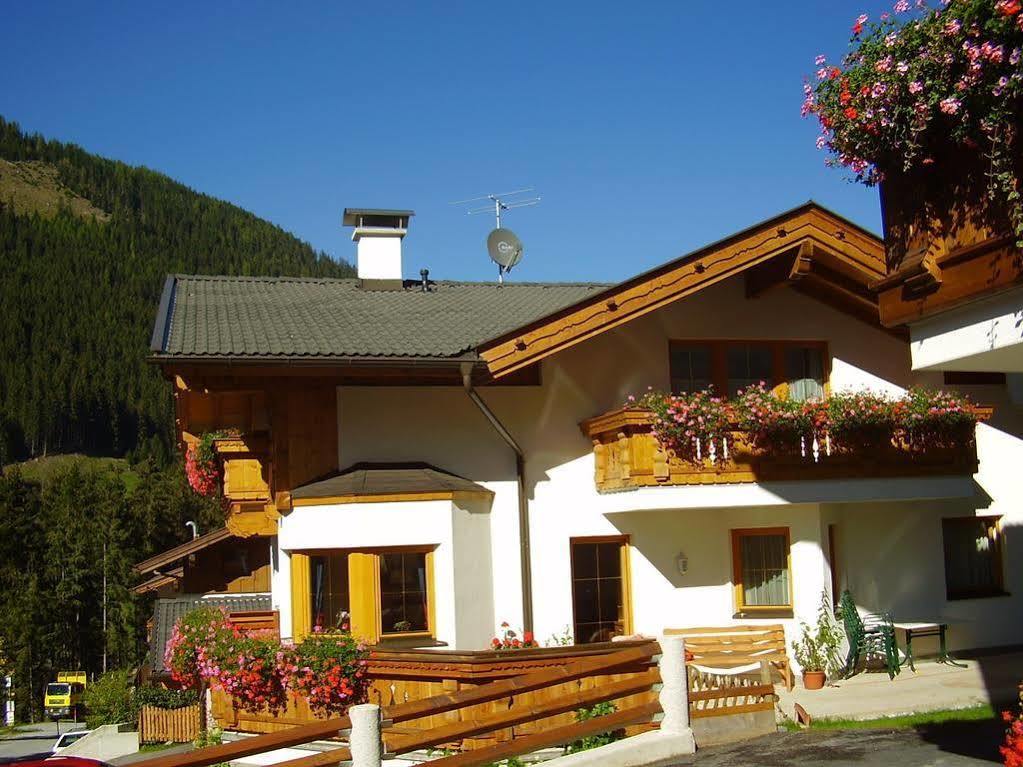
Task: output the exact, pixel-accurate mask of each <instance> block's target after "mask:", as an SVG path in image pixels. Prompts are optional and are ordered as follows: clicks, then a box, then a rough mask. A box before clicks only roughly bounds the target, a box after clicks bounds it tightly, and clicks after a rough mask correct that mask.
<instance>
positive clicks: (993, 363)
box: [910, 288, 1023, 373]
mask: <svg viewBox="0 0 1023 767" xmlns="http://www.w3.org/2000/svg"><path fill="white" fill-rule="evenodd" d="M910 336H911V344H910V350H911V353H912V356H913V367H914V369H918V370H923V369H935V370H987V371H995V372H1002V373H1007V372H1014V373H1020V372H1023V288H1018V289H1016V290H1010V291H1006V292H1004V293H1000V294H998V295H997V296H994V297H992V298H989V299H985V300H982V301H975V302H973V303H970V304H968V305H966V306H963V307H961V308H959V309H954V310H951V311H947V312H942V313H941V314H938V315H936V316H934V317H930V318H928V319H926V320H921V321H920V322H915V323H913V324H911V325H910Z"/></svg>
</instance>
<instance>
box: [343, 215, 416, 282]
mask: <svg viewBox="0 0 1023 767" xmlns="http://www.w3.org/2000/svg"><path fill="white" fill-rule="evenodd" d="M414 215H415V213H413V212H412V211H411V210H377V209H372V208H345V212H344V217H343V218H342V223H343V225H344V226H354V227H355V231H354V232H352V240H353V241H354V242H355V245H356V256H355V258H356V268H357V269H358V274H359V279H360V280H362V281H363V287H367V288H374V287H375V288H384V289H387V288H391V289H394V288H400V287H401V279H402V274H401V241H402V240H403V239H404V238H405V235H406V234H407V233H408V225H409V220H410V219H411V218H412V216H414Z"/></svg>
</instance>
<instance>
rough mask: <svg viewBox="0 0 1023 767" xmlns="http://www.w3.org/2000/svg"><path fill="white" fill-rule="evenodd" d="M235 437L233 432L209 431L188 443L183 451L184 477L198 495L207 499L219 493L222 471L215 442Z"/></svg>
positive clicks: (235, 433) (235, 434)
mask: <svg viewBox="0 0 1023 767" xmlns="http://www.w3.org/2000/svg"><path fill="white" fill-rule="evenodd" d="M231 436H237V432H234V431H209V432H205V433H204V434H202V435H201V436H200V437H199V440H198V441H197V442H194V443H190V444H189V445H188V447H187V448H186V450H185V476H186V477H187V478H188V484H189V486H190V487H191V488H192V490H194V491H195V492H196V493H197V494H198V495H201V496H203V497H204V498H209V497H211V496H214V495H216V494H217V493H219V492H220V481H221V479H222V470H221V466H220V459H219V458H218V456H217V450H216V441H217V440H218V439H224V438H226V437H231Z"/></svg>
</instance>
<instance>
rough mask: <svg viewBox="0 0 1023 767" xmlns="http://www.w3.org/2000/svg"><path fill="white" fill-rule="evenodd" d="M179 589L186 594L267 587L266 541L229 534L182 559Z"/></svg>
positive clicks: (241, 591)
mask: <svg viewBox="0 0 1023 767" xmlns="http://www.w3.org/2000/svg"><path fill="white" fill-rule="evenodd" d="M181 590H182V592H183V593H186V594H205V593H220V594H250V593H253V592H255V593H265V592H269V591H270V542H269V540H268V539H266V538H250V539H238V538H232V539H228V540H226V541H223V542H221V543H218V544H217V545H216V546H211V547H210V548H208V549H204V550H203V551H200V552H198V553H197V554H195V555H194V556H193V558H192V559H191V560H190V561H186V564H185V568H184V575H183V577H182V586H181Z"/></svg>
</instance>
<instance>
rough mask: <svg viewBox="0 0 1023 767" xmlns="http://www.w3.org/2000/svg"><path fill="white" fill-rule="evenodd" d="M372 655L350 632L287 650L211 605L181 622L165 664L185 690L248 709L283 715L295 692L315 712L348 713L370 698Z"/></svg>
mask: <svg viewBox="0 0 1023 767" xmlns="http://www.w3.org/2000/svg"><path fill="white" fill-rule="evenodd" d="M365 655H366V651H365V647H364V646H363V645H362V644H360V643H358V642H356V640H355V639H354V638H352V636H351V634H347V633H341V634H313V635H312V636H310V637H308V638H307V639H306V640H304V641H303V642H301V643H300V644H298V645H297V646H292V645H285V644H282V643H281V642H280V641H279V640H278V639H277V638H276V637H275V636H267V635H262V636H261V635H255V634H254V635H248V636H246V635H243V634H242V632H241V631H240V630H239V629H238V628H237V627H236V626H235V625H234V624H232V623H231V621H230V620H229V619H228V614H227V612H226V611H225V610H222V609H216V608H208V607H204V608H199V609H197V610H193V611H192V612H190V613H188V614H187V615H185V616H184V617H182V618H181V619H180V620H179V621H178V622H177V623H176V624H175V626H174V629H173V631H172V632H171V638H170V640H169V641H168V643H167V649H166V653H165V656H164V665H165V666H166V667H167V668H168V669H170V670H171V674H172V676H173V677H174V679H175V680H176V681H177V682H179V683H180V684H182V685H184V686H185V687H189V688H194V687H199V686H201V685H202V684H208V685H210V686H212V687H218V688H220V689H222V690H224V692H226V693H228V694H229V695H231V696H232V697H233V698H234V700H235V702H236V703H237V705H238V706H239V707H240V708H242V709H243V710H245V711H251V712H257V711H269V712H270V713H280V712H281V711H283V710H284V708H285V707H286V706H287V703H288V695H289V693H298V694H301V695H303V696H304V697H306V698H307V699H308V701H309V706H310V708H311V709H312V710H313V711H314V712H315V713H318V714H341V713H343V712H344V711H345V710H347V708H348V706H350V705H352V704H353V703H359V702H360V701H362V700H363V698H364V697H365V694H366V689H367V682H368V680H367V679H366V672H365V668H364V666H365Z"/></svg>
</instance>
